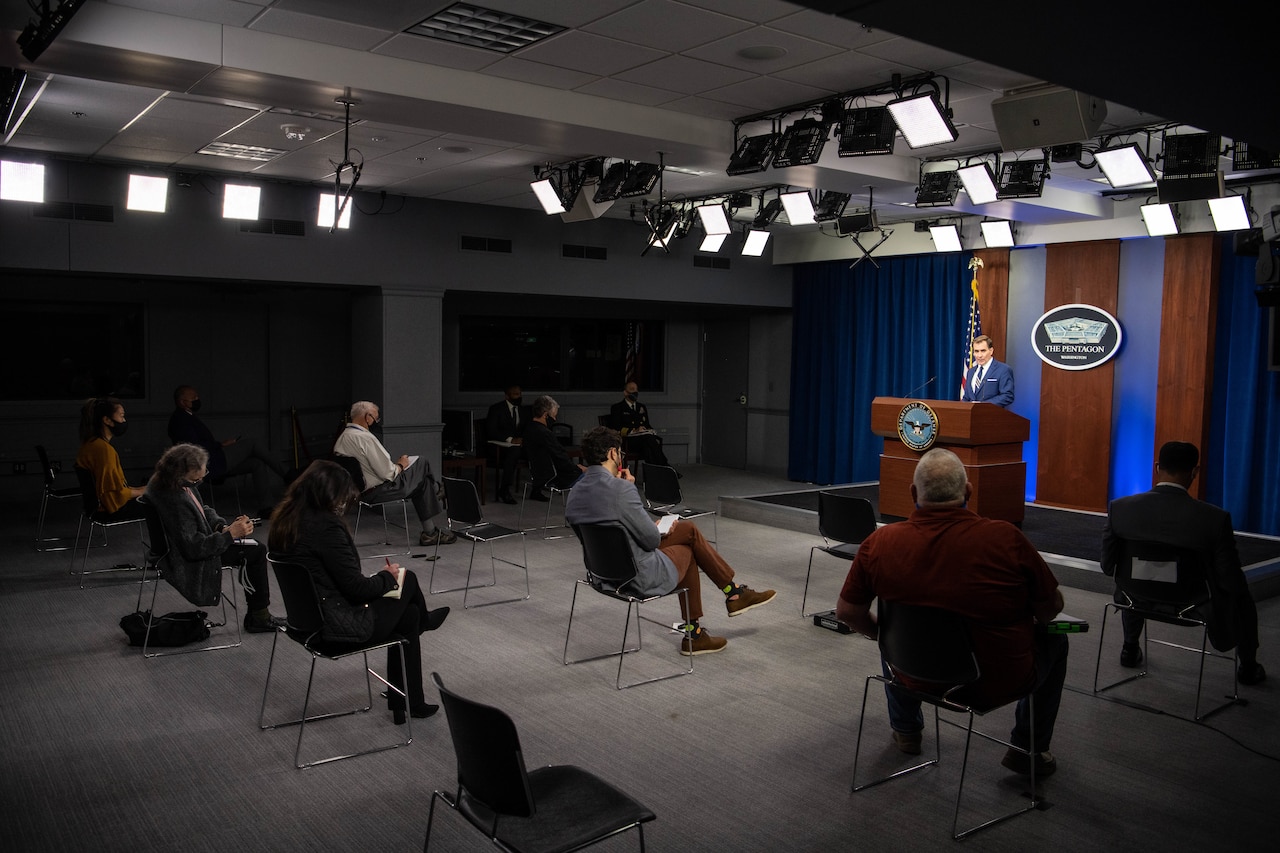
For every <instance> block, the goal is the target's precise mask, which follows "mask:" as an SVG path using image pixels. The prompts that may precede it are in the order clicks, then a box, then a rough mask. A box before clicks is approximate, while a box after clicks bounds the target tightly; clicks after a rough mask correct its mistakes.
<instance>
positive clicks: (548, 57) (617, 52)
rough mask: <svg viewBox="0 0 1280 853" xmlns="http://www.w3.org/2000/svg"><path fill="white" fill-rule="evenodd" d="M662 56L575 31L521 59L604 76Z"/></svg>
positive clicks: (526, 52)
mask: <svg viewBox="0 0 1280 853" xmlns="http://www.w3.org/2000/svg"><path fill="white" fill-rule="evenodd" d="M662 56H664V53H663V52H662V51H660V50H653V49H652V48H648V47H643V46H641V45H636V44H628V43H626V42H621V41H618V40H617V39H611V38H605V37H604V36H598V35H594V34H592V33H584V32H581V31H574V30H570V31H569V32H564V33H560V34H559V35H557V36H552V37H551V38H549V39H547V40H546V41H544V42H539V43H538V44H535V45H532V46H530V47H526V48H524V49H523V50H521V51H520V57H521V58H522V59H528V60H531V61H533V62H541V63H544V64H546V65H558V66H560V67H562V68H572V69H574V70H577V71H585V72H586V73H588V74H598V75H600V76H602V77H608V76H612V75H614V74H617V73H618V72H619V71H624V70H626V69H628V68H635V67H636V66H638V65H643V64H645V63H651V62H653V61H654V60H655V59H660V58H661V57H662ZM633 82H643V81H633Z"/></svg>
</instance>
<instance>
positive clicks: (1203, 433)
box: [1153, 232, 1222, 499]
mask: <svg viewBox="0 0 1280 853" xmlns="http://www.w3.org/2000/svg"><path fill="white" fill-rule="evenodd" d="M1221 246H1222V243H1221V240H1220V238H1219V235H1218V234H1216V233H1213V232H1209V233H1203V234H1187V235H1185V236H1180V237H1171V238H1166V239H1165V242H1164V300H1163V305H1162V307H1161V314H1160V361H1159V368H1158V379H1157V386H1156V441H1155V450H1156V452H1157V453H1159V450H1160V445H1162V444H1164V443H1165V442H1166V441H1190V442H1192V443H1193V444H1195V445H1196V446H1197V447H1199V448H1200V454H1201V457H1202V458H1203V456H1204V453H1205V451H1206V450H1207V449H1208V446H1209V422H1210V420H1211V412H1212V409H1211V399H1210V398H1211V392H1212V385H1213V350H1214V339H1215V337H1216V336H1215V331H1216V329H1217V322H1218V276H1219V255H1220V253H1221ZM1153 461H1154V460H1153ZM1191 493H1192V494H1193V495H1196V496H1197V497H1200V498H1201V499H1203V498H1204V478H1203V477H1200V478H1197V480H1196V482H1195V483H1193V484H1192V485H1191Z"/></svg>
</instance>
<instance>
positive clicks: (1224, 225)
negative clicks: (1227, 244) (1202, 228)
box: [1209, 195, 1249, 231]
mask: <svg viewBox="0 0 1280 853" xmlns="http://www.w3.org/2000/svg"><path fill="white" fill-rule="evenodd" d="M1209 215H1210V216H1212V217H1213V227H1214V228H1216V229H1217V230H1218V231H1246V230H1248V228H1249V210H1248V208H1247V207H1246V206H1245V203H1244V196H1242V195H1229V196H1224V197H1223V198H1211V199H1209Z"/></svg>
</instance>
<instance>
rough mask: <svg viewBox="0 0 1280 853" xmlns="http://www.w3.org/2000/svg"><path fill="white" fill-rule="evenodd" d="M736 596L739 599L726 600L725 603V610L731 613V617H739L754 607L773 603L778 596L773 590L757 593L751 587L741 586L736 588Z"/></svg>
mask: <svg viewBox="0 0 1280 853" xmlns="http://www.w3.org/2000/svg"><path fill="white" fill-rule="evenodd" d="M734 594H736V595H737V596H738V597H737V598H726V599H725V601H724V608H725V610H728V611H729V615H730V616H737V615H738V614H739V613H746V612H747V611H748V610H751V609H752V608H754V607H759V606H760V605H762V604H768V603H769V602H770V601H773V597H774V596H775V595H777V593H776V592H774V591H773V590H771V589H766V590H763V591H762V592H756V591H755V590H754V589H752V588H751V587H749V586H739V587H735V588H734Z"/></svg>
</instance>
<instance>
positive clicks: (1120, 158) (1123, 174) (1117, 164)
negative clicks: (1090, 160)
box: [1093, 143, 1156, 189]
mask: <svg viewBox="0 0 1280 853" xmlns="http://www.w3.org/2000/svg"><path fill="white" fill-rule="evenodd" d="M1093 157H1094V159H1095V160H1097V162H1098V168H1099V169H1101V170H1102V174H1103V176H1105V177H1106V179H1107V183H1109V184H1111V186H1112V187H1114V188H1116V189H1120V188H1122V187H1133V186H1137V185H1138V184H1149V183H1152V182H1153V181H1155V179H1156V173H1155V172H1153V171H1152V170H1151V164H1150V163H1149V162H1147V157H1146V155H1145V154H1143V153H1142V151H1141V149H1139V148H1138V145H1137V143H1129V144H1128V145H1121V146H1118V147H1116V148H1104V149H1102V150H1101V151H1099V152H1097V153H1096V154H1094V155H1093Z"/></svg>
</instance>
